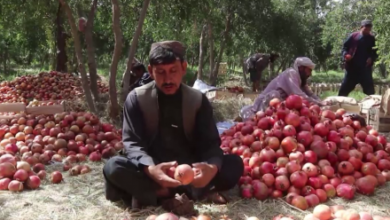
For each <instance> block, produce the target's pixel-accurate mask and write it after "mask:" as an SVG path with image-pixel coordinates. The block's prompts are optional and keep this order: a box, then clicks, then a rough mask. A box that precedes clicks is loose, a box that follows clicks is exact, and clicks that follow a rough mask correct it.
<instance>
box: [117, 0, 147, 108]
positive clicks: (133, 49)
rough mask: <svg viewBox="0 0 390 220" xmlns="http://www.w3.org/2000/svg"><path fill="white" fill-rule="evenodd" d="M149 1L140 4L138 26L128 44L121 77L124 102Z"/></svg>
mask: <svg viewBox="0 0 390 220" xmlns="http://www.w3.org/2000/svg"><path fill="white" fill-rule="evenodd" d="M149 3H150V0H144V3H143V5H142V10H141V14H140V16H139V20H138V26H137V29H136V31H135V33H134V36H133V41H132V42H131V46H130V50H129V58H128V60H127V65H126V70H125V72H124V73H123V78H122V84H123V86H122V98H121V101H122V102H124V101H125V100H126V97H127V93H128V92H129V88H130V71H131V67H132V63H133V59H134V55H135V52H136V50H137V45H138V39H139V37H140V35H141V31H142V25H143V24H144V20H145V16H146V12H147V10H148V6H149Z"/></svg>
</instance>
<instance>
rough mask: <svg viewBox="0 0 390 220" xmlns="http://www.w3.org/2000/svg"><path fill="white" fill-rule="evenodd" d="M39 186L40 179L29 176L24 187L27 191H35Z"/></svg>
mask: <svg viewBox="0 0 390 220" xmlns="http://www.w3.org/2000/svg"><path fill="white" fill-rule="evenodd" d="M39 185H41V179H40V178H39V177H38V176H35V175H32V176H29V177H28V179H27V181H26V186H27V188H29V189H37V188H39Z"/></svg>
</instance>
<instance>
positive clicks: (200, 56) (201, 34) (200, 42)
mask: <svg viewBox="0 0 390 220" xmlns="http://www.w3.org/2000/svg"><path fill="white" fill-rule="evenodd" d="M206 28H207V25H204V26H203V28H202V31H201V33H200V38H199V64H198V73H197V79H202V76H203V58H204V54H203V41H204V35H205V34H206Z"/></svg>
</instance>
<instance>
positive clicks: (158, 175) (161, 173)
mask: <svg viewBox="0 0 390 220" xmlns="http://www.w3.org/2000/svg"><path fill="white" fill-rule="evenodd" d="M176 166H177V162H176V161H174V162H167V163H160V164H157V165H155V166H148V167H145V168H144V171H145V173H146V175H148V176H149V177H150V178H152V179H153V180H154V181H155V182H156V183H158V184H159V185H160V186H162V187H163V188H174V187H178V186H180V185H181V183H180V181H178V180H175V179H172V178H171V177H169V176H168V175H167V173H168V170H169V169H170V168H171V167H176Z"/></svg>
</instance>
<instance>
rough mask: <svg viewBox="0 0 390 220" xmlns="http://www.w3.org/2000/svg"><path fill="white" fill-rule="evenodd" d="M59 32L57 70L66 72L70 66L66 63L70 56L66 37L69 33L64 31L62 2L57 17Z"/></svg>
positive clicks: (57, 33) (57, 34) (57, 37)
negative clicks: (67, 51) (67, 52)
mask: <svg viewBox="0 0 390 220" xmlns="http://www.w3.org/2000/svg"><path fill="white" fill-rule="evenodd" d="M55 22H56V25H57V32H56V49H57V59H56V60H57V62H56V67H55V68H56V71H58V72H63V73H66V72H68V68H67V66H66V63H67V62H68V56H67V55H66V38H67V34H66V33H65V31H64V26H63V21H62V14H61V4H60V3H59V4H58V10H57V18H56V21H55Z"/></svg>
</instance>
